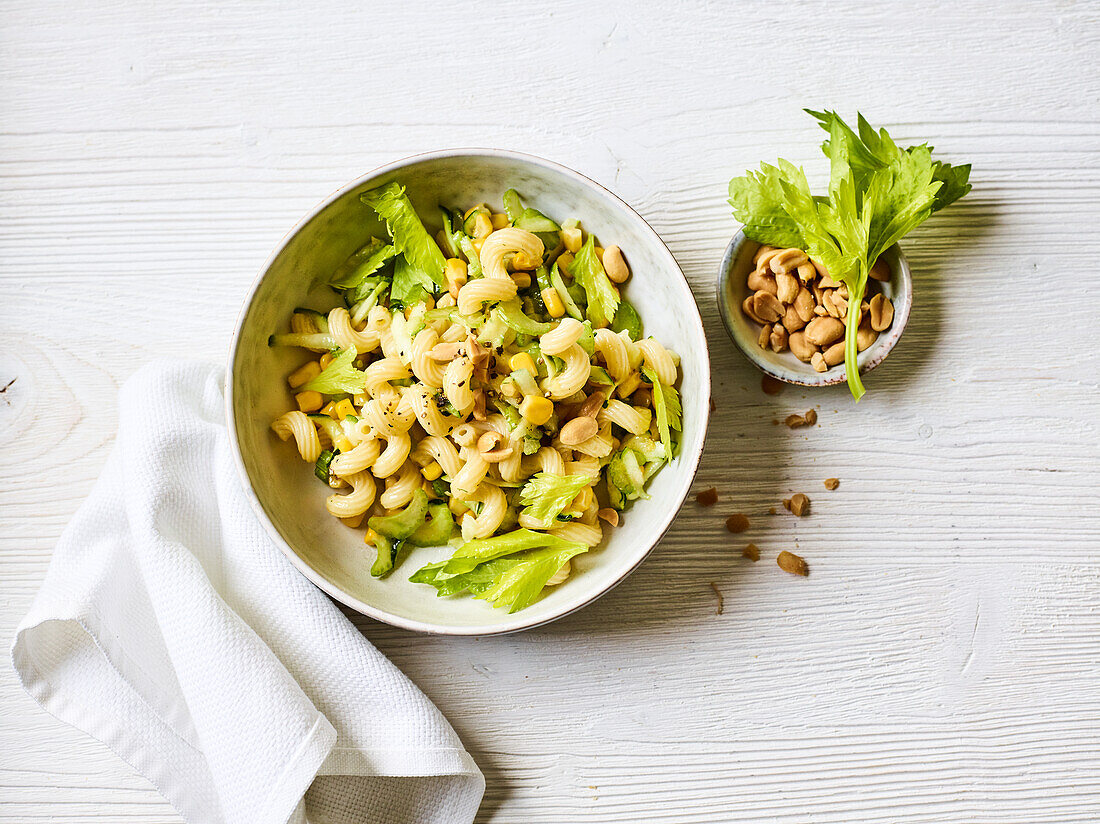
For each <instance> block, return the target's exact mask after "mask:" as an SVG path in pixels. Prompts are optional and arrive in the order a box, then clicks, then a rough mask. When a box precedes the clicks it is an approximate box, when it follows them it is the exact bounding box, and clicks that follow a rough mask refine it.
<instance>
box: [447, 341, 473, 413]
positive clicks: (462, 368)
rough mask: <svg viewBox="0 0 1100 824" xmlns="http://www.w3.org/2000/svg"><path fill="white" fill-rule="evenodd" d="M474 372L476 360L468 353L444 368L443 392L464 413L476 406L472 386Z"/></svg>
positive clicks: (452, 404)
mask: <svg viewBox="0 0 1100 824" xmlns="http://www.w3.org/2000/svg"><path fill="white" fill-rule="evenodd" d="M473 374H474V362H473V361H472V360H470V358H468V357H467V356H466V355H459V356H458V357H457V358H455V359H454V360H453V361H451V362H450V363H448V364H447V368H446V369H444V370H443V394H445V395H446V396H447V400H449V401H450V402H451V406H453V407H454V408H455V409H457V410H458V411H459V412H461V413H462V414H463V415H467V414H469V412H470V410H471V409H473V408H474V390H473V387H472V386H470V378H471V377H472V376H473Z"/></svg>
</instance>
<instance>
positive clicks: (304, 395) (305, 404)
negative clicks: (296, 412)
mask: <svg viewBox="0 0 1100 824" xmlns="http://www.w3.org/2000/svg"><path fill="white" fill-rule="evenodd" d="M294 400H295V401H297V403H298V408H299V409H301V410H302V411H303V412H306V413H309V412H316V411H317V410H318V409H320V408H321V407H322V406H323V405H324V403H325V396H324V395H322V394H321V393H320V392H314V391H313V390H312V389H310V390H307V391H305V392H299V393H298V394H297V395H295V396H294Z"/></svg>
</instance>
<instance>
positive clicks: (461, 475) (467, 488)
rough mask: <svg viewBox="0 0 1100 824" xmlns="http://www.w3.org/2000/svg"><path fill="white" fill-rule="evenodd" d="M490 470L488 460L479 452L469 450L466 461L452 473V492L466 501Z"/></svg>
mask: <svg viewBox="0 0 1100 824" xmlns="http://www.w3.org/2000/svg"><path fill="white" fill-rule="evenodd" d="M488 472H489V464H488V462H486V460H485V459H484V458H483V457H481V455H480V454H478V453H477V452H473V451H471V452H469V454H468V456H467V458H466V463H464V464H463V465H462V468H461V469H459V470H458V472H455V473H454V474H453V475H451V494H452V495H453V496H454V497H456V498H458V499H459V500H460V501H465V500H466V499H467V498H469V497H470V496H471V495H473V494H474V492H475V491H476V490H477V487H478V485H479V484H480V483H481V482H482V481H483V480H485V475H486V474H487V473H488Z"/></svg>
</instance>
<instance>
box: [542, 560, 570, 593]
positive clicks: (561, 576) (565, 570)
mask: <svg viewBox="0 0 1100 824" xmlns="http://www.w3.org/2000/svg"><path fill="white" fill-rule="evenodd" d="M572 571H573V562H572V561H571V560H568V559H567V560H566V562H565V563H564V564H562V565H561V567H560V568H559V569H558V571H557V572H555V573H554V574H553V575H551V576H550V578H549V579H548V580H547V582H546V586H548V587H556V586H557V585H558V584H562V583H565V580H566V579H567V578H568V577H569V575H570V573H571V572H572Z"/></svg>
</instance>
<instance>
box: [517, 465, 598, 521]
mask: <svg viewBox="0 0 1100 824" xmlns="http://www.w3.org/2000/svg"><path fill="white" fill-rule="evenodd" d="M591 483H592V479H591V478H590V477H589V476H587V475H551V474H550V473H549V472H539V473H538V474H537V475H535V476H534V477H532V478H531V480H529V481H528V482H527V483H525V484H524V485H523V490H522V491H521V492H520V503H522V504H523V506H524V510H523V514H524V515H527V516H528V517H530V518H534V519H535V520H536V521H539V522H540V523H543V524H547V525H549V524H550V523H551V522H552V521H553V520H554V519H555V518H557V517H558V515H560V514H561V511H562V510H563V509H565V508H566V507H567V506H569V503H570V502H571V501H572V500H573V499H574V498H576V497H577V495H578V493H580V491H581V490H582V489H584V488H585V487H586V486H588V485H589V484H591Z"/></svg>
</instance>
